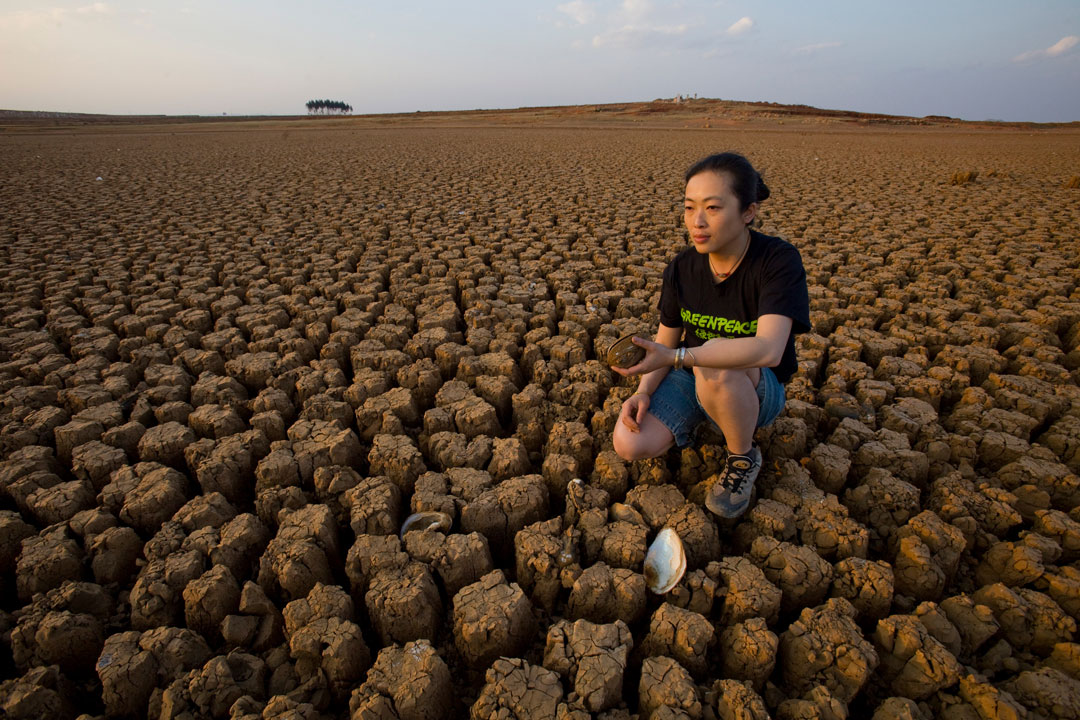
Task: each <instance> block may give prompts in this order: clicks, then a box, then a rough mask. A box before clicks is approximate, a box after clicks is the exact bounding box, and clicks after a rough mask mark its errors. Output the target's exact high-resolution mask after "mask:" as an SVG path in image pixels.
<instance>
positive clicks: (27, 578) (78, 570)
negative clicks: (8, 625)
mask: <svg viewBox="0 0 1080 720" xmlns="http://www.w3.org/2000/svg"><path fill="white" fill-rule="evenodd" d="M82 565H83V550H82V548H81V547H80V545H79V542H78V540H77V539H76V538H75V537H74V536H73V534H72V533H71V531H70V530H69V529H68V528H67V527H66V526H64V525H55V526H52V527H49V528H46V529H45V530H42V531H41V533H40V534H38V535H34V536H30V537H27V538H26V539H24V540H23V541H22V550H21V551H20V553H19V556H18V558H17V559H16V561H15V589H16V592H17V593H18V596H19V599H20V600H22V601H23V602H28V601H29V600H30V598H32V597H33V596H34V594H35V593H39V592H47V591H48V590H51V589H53V588H55V587H59V586H60V585H61V583H63V582H64V581H65V580H80V579H81V578H82V574H83V567H82Z"/></svg>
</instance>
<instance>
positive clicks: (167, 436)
mask: <svg viewBox="0 0 1080 720" xmlns="http://www.w3.org/2000/svg"><path fill="white" fill-rule="evenodd" d="M193 442H195V433H193V432H191V429H190V428H188V427H187V426H185V425H181V424H180V423H178V422H167V423H165V424H163V425H155V426H154V427H152V428H149V429H147V431H146V432H145V433H143V436H142V438H140V439H139V449H138V450H139V460H141V461H142V462H159V463H161V464H162V465H169V466H172V467H175V468H183V467H184V448H186V447H187V446H188V445H190V444H191V443H193Z"/></svg>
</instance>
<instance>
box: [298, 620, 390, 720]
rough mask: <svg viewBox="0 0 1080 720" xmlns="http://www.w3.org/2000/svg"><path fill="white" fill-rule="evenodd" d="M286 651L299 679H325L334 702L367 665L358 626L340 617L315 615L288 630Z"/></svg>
mask: <svg viewBox="0 0 1080 720" xmlns="http://www.w3.org/2000/svg"><path fill="white" fill-rule="evenodd" d="M289 654H290V656H291V657H292V658H293V660H294V661H295V663H296V665H295V669H296V674H297V675H298V677H299V679H300V681H301V682H302V683H303V682H308V681H310V680H312V679H316V678H317V679H318V681H325V682H326V684H327V685H328V686H329V689H330V692H331V694H332V695H333V696H334V699H335V700H336V701H337V702H338V703H342V702H344V701H345V700H346V699H347V698H348V697H349V695H350V693H351V692H352V689H353V688H355V687H356V684H357V683H358V682H360V680H361V678H363V677H364V674H365V673H366V672H367V670H368V668H369V667H370V666H371V653H370V651H369V650H368V647H367V645H366V644H365V643H364V637H363V634H362V633H361V631H360V626H359V625H357V624H356V623H354V622H352V621H350V620H345V619H342V618H340V617H315V618H313V619H312V620H310V621H309V622H307V623H306V624H304V625H302V626H301V627H299V628H298V629H296V630H295V631H294V632H291V633H289Z"/></svg>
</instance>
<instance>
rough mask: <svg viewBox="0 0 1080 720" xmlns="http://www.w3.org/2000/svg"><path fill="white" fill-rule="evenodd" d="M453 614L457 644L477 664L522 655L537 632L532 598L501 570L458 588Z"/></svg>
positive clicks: (466, 659) (473, 663)
mask: <svg viewBox="0 0 1080 720" xmlns="http://www.w3.org/2000/svg"><path fill="white" fill-rule="evenodd" d="M452 616H453V627H454V644H455V645H456V646H457V649H458V651H459V652H461V654H462V657H463V658H464V659H465V661H466V662H467V663H468V664H469V665H470V666H472V667H474V668H479V667H485V666H487V665H488V664H489V663H491V661H492V660H493V659H495V658H497V657H499V656H500V655H504V656H507V657H514V656H516V655H518V654H519V653H520V652H521V651H522V650H524V648H526V647H527V646H528V645H529V643H530V642H531V641H532V638H533V635H534V634H535V632H536V620H535V619H534V618H533V614H532V606H531V605H530V603H529V600H528V598H526V597H525V593H523V592H522V591H521V588H520V587H519V586H518V584H517V583H508V582H507V581H506V577H505V576H504V575H503V573H502V571H501V570H495V571H493V572H490V573H488V574H487V575H485V576H484V577H482V578H481V579H480V580H479V581H478V582H475V583H473V584H472V585H467V586H465V587H463V588H462V589H461V590H460V591H458V593H457V594H456V595H455V596H454V606H453V612H452Z"/></svg>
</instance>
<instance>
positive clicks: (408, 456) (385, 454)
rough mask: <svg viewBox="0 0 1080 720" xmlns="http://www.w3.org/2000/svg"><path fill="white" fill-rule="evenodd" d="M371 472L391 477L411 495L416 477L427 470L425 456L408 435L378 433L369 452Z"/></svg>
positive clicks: (402, 489) (403, 490)
mask: <svg viewBox="0 0 1080 720" xmlns="http://www.w3.org/2000/svg"><path fill="white" fill-rule="evenodd" d="M368 462H369V463H370V467H371V473H372V474H374V475H385V476H386V477H388V478H390V480H392V481H393V482H394V484H395V485H397V486H398V487H399V488H400V489H401V491H402V492H403V493H405V494H409V495H411V494H412V492H413V487H414V486H415V484H416V478H418V477H420V476H421V475H423V474H424V473H425V472H427V467H426V466H425V465H424V456H423V454H422V453H421V452H420V448H418V447H416V445H415V444H414V443H413V441H412V439H411V438H409V437H408V436H406V435H376V436H375V439H374V440H373V441H372V444H371V452H369V453H368Z"/></svg>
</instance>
